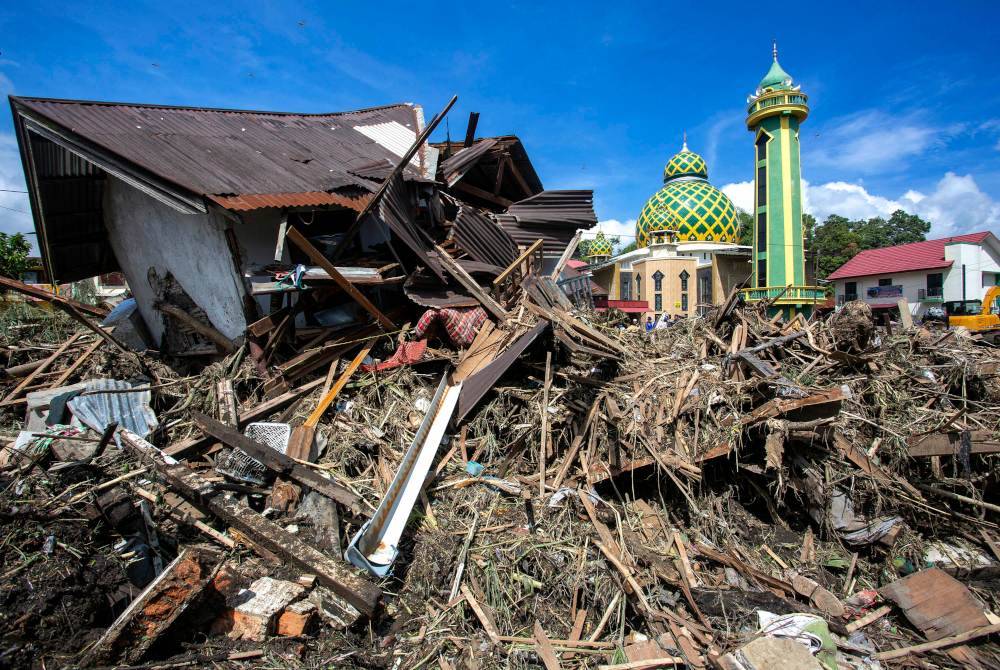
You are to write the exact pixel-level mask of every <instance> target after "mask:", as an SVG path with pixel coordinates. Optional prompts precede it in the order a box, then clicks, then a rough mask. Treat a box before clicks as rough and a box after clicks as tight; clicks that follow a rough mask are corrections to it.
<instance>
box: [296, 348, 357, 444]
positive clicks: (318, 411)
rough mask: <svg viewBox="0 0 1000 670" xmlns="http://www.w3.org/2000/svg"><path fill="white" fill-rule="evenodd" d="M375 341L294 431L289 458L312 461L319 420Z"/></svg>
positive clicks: (353, 362)
mask: <svg viewBox="0 0 1000 670" xmlns="http://www.w3.org/2000/svg"><path fill="white" fill-rule="evenodd" d="M375 341H376V340H374V339H372V340H368V342H367V343H366V344H365V346H364V347H362V348H361V351H359V352H358V353H357V355H356V356H355V357H354V360H352V361H351V362H350V363H349V364H348V366H347V368H346V369H345V370H344V372H343V373H342V374H341V375H340V378H339V379H338V380H337V382H336V383H335V384H334V385H333V388H331V389H330V390H329V391H327V392H326V393H324V394H323V397H322V398H320V400H319V403H317V404H316V408H315V409H314V410H313V411H312V414H310V415H309V418H307V419H306V421H305V423H304V424H302V425H301V426H296V427H295V428H294V429H293V431H292V437H291V439H290V440H289V441H288V455H289V456H291V457H292V458H297V459H298V460H300V461H308V460H311V459H310V455H311V454H312V446H313V441H314V439H315V437H316V426H317V425H319V420H320V419H321V418H322V417H323V413H324V412H326V410H327V409H328V408H329V407H330V405H331V404H332V403H333V401H334V400H335V399H336V397H337V394H339V393H340V391H341V389H343V388H344V386H346V385H347V382H348V381H349V380H350V379H351V376H352V375H353V374H354V372H355V371H356V370H357V369H358V368H359V367H360V366H361V363H362V362H364V360H365V357H366V356H367V355H368V352H370V351H371V350H372V347H373V346H375Z"/></svg>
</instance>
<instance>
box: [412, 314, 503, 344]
mask: <svg viewBox="0 0 1000 670" xmlns="http://www.w3.org/2000/svg"><path fill="white" fill-rule="evenodd" d="M485 321H486V310H485V309H483V308H482V307H466V308H463V309H455V308H452V307H445V308H444V309H429V310H427V311H426V312H424V313H423V316H421V317H420V320H419V321H417V327H416V328H414V329H413V336H414V337H416V338H418V339H419V338H424V337H427V335H428V333H429V332H430V333H432V332H433V330H434V328H435V326H436V324H438V323H440V324H441V325H442V326H444V330H445V332H446V333H447V334H448V339H449V340H451V343H452V344H453V345H455V346H456V347H467V346H469V345H470V344H472V341H473V340H474V339H476V334H477V333H478V332H479V328H480V327H481V326H482V325H483V322H485Z"/></svg>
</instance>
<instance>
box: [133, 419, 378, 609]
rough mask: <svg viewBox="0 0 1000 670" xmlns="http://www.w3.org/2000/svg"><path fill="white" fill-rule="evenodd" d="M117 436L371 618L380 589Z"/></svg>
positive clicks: (147, 447)
mask: <svg viewBox="0 0 1000 670" xmlns="http://www.w3.org/2000/svg"><path fill="white" fill-rule="evenodd" d="M119 434H120V436H121V438H122V443H123V444H124V445H125V448H126V449H128V450H129V451H130V452H131V453H132V454H134V455H135V456H136V457H138V458H139V459H140V460H142V461H143V462H145V463H151V464H152V465H153V467H154V468H155V469H156V471H157V472H159V473H160V474H161V475H162V476H163V478H164V480H165V481H166V482H167V483H168V484H169V485H170V486H171V487H172V488H173V489H174V490H175V491H176V492H178V493H180V494H181V495H183V496H184V497H185V498H188V499H191V500H193V501H194V502H197V503H198V504H200V505H201V506H202V507H205V508H206V509H207V510H208V511H210V512H211V513H212V514H215V515H216V516H218V517H219V518H220V519H222V520H223V521H225V522H226V523H227V524H229V525H230V526H232V527H233V528H235V529H236V530H238V531H239V532H241V533H243V534H244V535H246V536H247V537H248V538H250V540H252V541H253V542H254V543H256V544H259V545H260V546H261V547H263V548H264V549H265V550H267V551H270V552H273V553H275V554H277V555H278V556H280V557H282V558H283V559H284V560H285V561H287V562H288V563H291V564H292V565H294V566H296V567H298V568H299V569H300V570H302V571H304V572H305V573H307V574H311V575H316V580H317V581H318V582H319V583H320V584H322V585H323V586H326V587H327V588H330V589H332V590H333V591H334V592H335V593H336V594H337V595H339V596H340V597H342V598H344V599H345V600H346V601H347V602H349V603H350V604H351V605H353V606H354V607H356V608H357V609H358V610H360V611H361V612H362V613H364V614H366V615H368V616H371V615H372V614H373V613H374V612H375V609H376V607H377V605H378V603H379V601H380V600H381V598H382V592H381V590H380V589H379V588H378V587H377V586H376V585H375V584H372V583H371V582H369V581H368V580H366V579H364V578H363V577H360V576H359V575H358V574H357V573H356V572H355V571H354V570H353V569H352V568H350V567H348V566H347V565H346V564H344V563H342V562H340V561H337V560H334V559H332V558H330V557H329V556H327V555H325V554H323V553H322V552H320V551H318V550H317V549H315V548H314V547H313V546H312V545H311V544H309V543H308V542H304V541H303V540H302V539H301V538H299V537H298V536H296V535H293V534H292V533H289V532H288V531H286V530H285V529H284V528H282V527H281V526H279V525H277V524H276V523H274V522H273V521H271V520H269V519H267V518H265V517H263V516H261V515H260V514H258V513H257V512H255V511H253V510H252V509H250V508H249V507H248V506H247V505H246V504H245V503H243V502H242V501H239V500H236V499H234V498H230V497H228V496H225V495H219V494H218V492H217V491H216V490H215V488H214V487H213V485H212V484H211V483H210V482H209V481H207V480H205V479H203V478H202V477H201V476H199V475H198V474H196V473H195V472H194V471H193V470H191V469H189V468H187V467H186V466H184V465H182V464H180V463H176V462H171V461H172V460H173V459H168V458H167V457H165V456H164V454H163V452H161V451H160V450H159V449H157V448H156V447H154V446H153V445H151V444H150V443H149V442H147V441H146V440H144V439H142V438H141V437H139V436H138V435H136V434H135V433H133V432H131V431H128V430H122V431H121V432H120V433H119Z"/></svg>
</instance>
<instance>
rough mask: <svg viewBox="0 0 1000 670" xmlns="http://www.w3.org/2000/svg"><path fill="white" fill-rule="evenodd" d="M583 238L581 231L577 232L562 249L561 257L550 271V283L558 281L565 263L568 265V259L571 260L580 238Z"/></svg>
mask: <svg viewBox="0 0 1000 670" xmlns="http://www.w3.org/2000/svg"><path fill="white" fill-rule="evenodd" d="M581 237H583V230H577V231H576V234H575V235H573V239H571V240H570V241H569V244H567V245H566V248H565V249H563V252H562V256H560V257H559V260H558V261H557V262H556V266H555V268H553V270H552V274H550V275H549V279H551V280H552V281H558V280H559V275H561V274H562V271H563V268H564V267H566V263H569V259H571V258H573V252H574V251H576V248H577V246H579V244H580V238H581Z"/></svg>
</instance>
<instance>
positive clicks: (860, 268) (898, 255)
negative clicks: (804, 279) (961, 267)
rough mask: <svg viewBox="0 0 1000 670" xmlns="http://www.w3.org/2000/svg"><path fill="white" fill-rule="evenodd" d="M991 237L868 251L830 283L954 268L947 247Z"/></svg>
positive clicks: (977, 235) (971, 235) (961, 237)
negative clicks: (945, 248) (945, 257)
mask: <svg viewBox="0 0 1000 670" xmlns="http://www.w3.org/2000/svg"><path fill="white" fill-rule="evenodd" d="M990 235H992V233H990V232H988V231H987V232H982V233H969V234H967V235H956V236H954V237H944V238H941V239H938V240H925V241H923V242H912V243H910V244H900V245H898V246H895V247H884V248H882V249H866V250H865V251H862V252H860V253H859V254H858V255H857V256H855V257H854V258H852V259H851V260H849V261H847V262H846V263H844V264H843V265H841V266H840V267H839V268H837V269H836V270H834V271H833V272H831V273H830V276H828V277H827V279H845V278H849V277H864V276H868V275H884V274H891V273H893V272H915V271H917V270H935V269H939V268H948V267H951V264H952V261H946V260H945V259H944V247H945V245H946V244H949V243H952V242H967V243H973V244H982V242H983V241H984V240H985V239H986V238H987V237H988V236H990Z"/></svg>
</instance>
